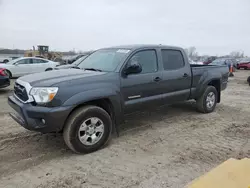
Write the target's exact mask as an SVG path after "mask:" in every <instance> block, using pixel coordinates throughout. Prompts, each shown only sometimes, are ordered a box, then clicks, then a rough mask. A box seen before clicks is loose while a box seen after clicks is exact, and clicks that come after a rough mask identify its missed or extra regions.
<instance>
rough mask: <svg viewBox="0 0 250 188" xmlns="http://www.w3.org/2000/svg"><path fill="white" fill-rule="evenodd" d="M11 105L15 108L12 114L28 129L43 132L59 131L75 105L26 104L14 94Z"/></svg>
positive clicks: (9, 100) (10, 100)
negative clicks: (44, 105) (43, 105)
mask: <svg viewBox="0 0 250 188" xmlns="http://www.w3.org/2000/svg"><path fill="white" fill-rule="evenodd" d="M8 103H9V105H10V106H11V107H12V108H13V109H14V110H15V113H10V116H11V117H12V118H13V119H14V120H15V121H16V122H17V123H18V124H20V125H21V126H23V127H24V128H26V129H28V130H32V131H38V132H42V133H49V132H59V131H61V130H62V128H63V126H64V124H65V121H66V119H67V117H68V115H69V113H70V112H71V110H72V109H73V107H69V106H67V107H54V108H48V107H41V106H33V105H32V104H30V103H28V104H24V103H22V102H20V101H19V100H18V99H16V98H15V97H14V96H10V97H9V98H8Z"/></svg>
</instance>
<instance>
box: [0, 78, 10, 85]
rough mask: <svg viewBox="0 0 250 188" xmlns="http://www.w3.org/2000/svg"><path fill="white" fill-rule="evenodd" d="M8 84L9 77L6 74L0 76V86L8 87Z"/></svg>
mask: <svg viewBox="0 0 250 188" xmlns="http://www.w3.org/2000/svg"><path fill="white" fill-rule="evenodd" d="M9 85H10V79H9V77H8V76H0V88H4V87H8V86H9Z"/></svg>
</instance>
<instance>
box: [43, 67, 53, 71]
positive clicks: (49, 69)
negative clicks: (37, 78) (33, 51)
mask: <svg viewBox="0 0 250 188" xmlns="http://www.w3.org/2000/svg"><path fill="white" fill-rule="evenodd" d="M51 70H53V69H52V68H47V69H46V70H45V71H51Z"/></svg>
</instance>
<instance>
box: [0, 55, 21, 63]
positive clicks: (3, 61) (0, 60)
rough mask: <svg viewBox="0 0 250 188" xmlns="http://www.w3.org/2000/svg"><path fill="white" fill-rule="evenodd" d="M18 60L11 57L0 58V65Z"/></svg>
mask: <svg viewBox="0 0 250 188" xmlns="http://www.w3.org/2000/svg"><path fill="white" fill-rule="evenodd" d="M17 58H20V57H18V56H12V57H8V58H6V57H4V58H0V63H8V62H9V61H12V60H14V59H17Z"/></svg>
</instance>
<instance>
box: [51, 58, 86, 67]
mask: <svg viewBox="0 0 250 188" xmlns="http://www.w3.org/2000/svg"><path fill="white" fill-rule="evenodd" d="M86 57H88V56H87V55H85V56H82V57H81V58H79V59H77V60H76V61H75V62H74V63H72V64H66V65H60V66H57V67H55V68H54V69H55V70H59V69H69V68H77V65H79V64H80V63H81V62H82V61H84V59H86Z"/></svg>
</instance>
